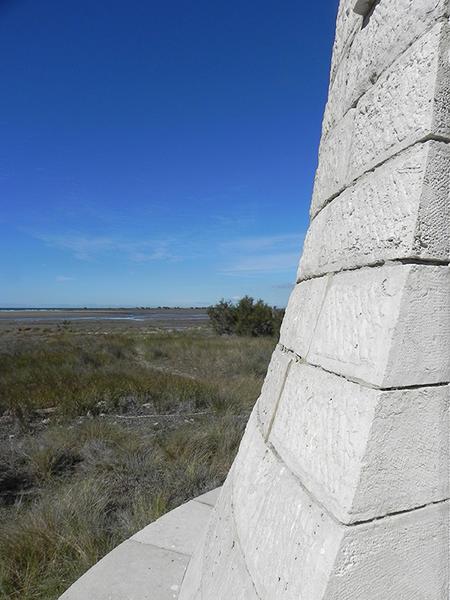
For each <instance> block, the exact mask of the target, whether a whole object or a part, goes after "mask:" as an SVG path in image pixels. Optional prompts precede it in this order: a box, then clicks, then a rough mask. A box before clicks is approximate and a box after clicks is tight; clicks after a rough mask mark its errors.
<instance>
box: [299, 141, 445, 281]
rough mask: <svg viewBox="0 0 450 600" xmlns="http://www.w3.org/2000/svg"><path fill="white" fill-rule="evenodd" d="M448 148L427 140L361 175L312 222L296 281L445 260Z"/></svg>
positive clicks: (442, 144) (441, 143)
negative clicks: (402, 262) (408, 261)
mask: <svg viewBox="0 0 450 600" xmlns="http://www.w3.org/2000/svg"><path fill="white" fill-rule="evenodd" d="M449 193H450V145H449V144H446V143H443V142H434V141H430V142H426V143H419V144H416V145H414V146H413V147H412V148H410V149H408V150H406V151H405V152H402V153H401V154H400V155H398V156H396V157H394V158H392V159H390V160H388V161H387V162H386V163H384V164H383V165H381V166H380V167H378V168H377V169H375V171H371V172H369V173H367V174H366V175H364V176H363V177H361V178H360V179H359V180H358V181H357V182H356V183H355V184H354V185H352V186H350V187H349V188H347V189H346V190H345V191H344V192H342V193H341V194H340V195H339V196H338V197H337V198H335V199H334V200H333V201H332V202H331V203H330V204H328V205H327V206H325V208H324V209H323V210H322V211H321V212H320V213H319V214H318V215H317V216H316V218H315V219H314V220H313V221H312V223H311V225H310V227H309V230H308V233H307V236H306V239H305V244H304V248H303V255H302V258H301V261H300V267H299V272H298V278H299V279H304V278H307V277H311V276H313V275H321V274H324V273H328V272H331V271H339V270H341V269H349V268H355V267H358V266H363V265H369V264H375V263H379V262H383V261H387V260H393V259H405V258H417V259H419V258H420V259H427V260H429V259H432V260H443V261H444V260H447V261H448V260H449V257H450V202H449V201H448V198H449Z"/></svg>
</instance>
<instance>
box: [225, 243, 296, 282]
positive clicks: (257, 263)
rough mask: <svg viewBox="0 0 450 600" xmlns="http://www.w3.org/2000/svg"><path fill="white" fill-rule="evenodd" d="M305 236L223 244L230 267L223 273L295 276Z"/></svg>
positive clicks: (226, 267)
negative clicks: (286, 274)
mask: <svg viewBox="0 0 450 600" xmlns="http://www.w3.org/2000/svg"><path fill="white" fill-rule="evenodd" d="M303 239H304V234H302V233H286V234H276V235H270V236H254V237H246V238H239V239H235V240H230V241H227V242H224V243H222V245H221V249H222V251H223V252H226V253H227V256H228V262H229V264H228V265H226V266H225V267H224V268H223V269H222V272H223V273H226V274H228V275H251V274H254V275H257V274H262V273H291V272H295V268H296V266H297V263H298V260H299V257H300V251H301V246H302V244H303Z"/></svg>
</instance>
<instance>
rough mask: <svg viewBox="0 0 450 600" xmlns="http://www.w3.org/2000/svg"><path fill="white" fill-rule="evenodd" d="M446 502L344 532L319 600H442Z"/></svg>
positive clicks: (446, 568)
mask: <svg viewBox="0 0 450 600" xmlns="http://www.w3.org/2000/svg"><path fill="white" fill-rule="evenodd" d="M449 526H450V523H449V502H448V501H447V502H445V503H441V504H436V505H431V506H427V507H425V508H422V509H418V510H416V511H413V512H412V513H411V512H408V513H403V514H400V515H395V516H392V517H387V518H386V519H381V520H379V521H371V522H369V523H365V524H361V525H357V526H354V527H347V528H346V530H345V536H344V539H343V541H342V544H341V548H340V549H339V553H338V556H337V560H336V564H335V566H334V570H333V574H332V576H331V577H330V582H329V585H328V589H327V593H326V595H325V598H324V600H349V599H352V600H353V599H361V600H362V599H363V598H364V600H425V599H426V600H447V598H448V593H449V589H450V588H449V576H448V573H449V558H450V557H449Z"/></svg>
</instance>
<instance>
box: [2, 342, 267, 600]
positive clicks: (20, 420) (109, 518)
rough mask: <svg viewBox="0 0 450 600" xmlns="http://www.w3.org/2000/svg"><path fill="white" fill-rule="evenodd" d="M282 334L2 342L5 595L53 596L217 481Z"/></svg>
mask: <svg viewBox="0 0 450 600" xmlns="http://www.w3.org/2000/svg"><path fill="white" fill-rule="evenodd" d="M274 343H275V341H274V340H271V339H262V338H258V339H254V338H253V339H250V338H234V337H231V338H221V337H218V336H213V335H211V334H209V333H207V332H198V333H155V334H148V335H138V334H113V335H106V334H105V335H95V336H92V335H91V336H89V335H87V334H79V333H76V332H70V331H62V332H58V333H56V334H54V333H52V334H50V333H47V334H41V335H37V334H35V333H33V332H30V333H29V334H28V335H21V336H18V337H17V336H16V338H14V340H13V341H11V339H9V340H8V343H6V342H5V343H4V344H3V345H2V343H1V339H0V416H1V415H2V414H3V415H6V422H7V423H9V426H8V427H9V429H8V430H7V431H6V430H5V429H4V428H3V430H0V432H3V437H2V438H0V440H1V441H0V456H1V458H0V540H1V543H0V598H1V599H2V600H13V599H14V600H16V599H17V600H19V599H20V600H53V599H56V598H57V597H58V596H59V594H60V593H61V592H62V591H64V589H66V588H67V587H68V585H69V584H70V583H71V582H73V581H74V580H75V579H77V578H78V577H79V576H80V575H81V574H82V573H83V572H84V571H86V570H87V569H88V568H89V567H90V566H91V565H92V564H94V563H95V562H97V561H98V560H99V559H100V558H101V557H102V556H103V555H104V554H106V553H107V552H108V551H110V550H111V549H112V548H113V547H115V546H116V545H117V544H119V543H120V542H121V541H122V540H124V539H126V538H128V537H129V536H130V535H132V534H133V533H134V532H136V531H137V530H139V529H141V528H142V527H144V526H145V525H147V524H148V523H149V522H151V521H153V520H154V519H156V518H158V517H159V516H161V515H162V514H164V513H165V512H166V511H168V510H171V509H172V508H175V507H176V506H178V505H180V504H181V503H183V502H185V501H186V500H188V499H189V498H192V497H194V496H196V495H198V494H200V493H202V492H205V491H207V490H209V489H212V488H214V487H216V486H218V485H220V484H221V483H222V482H223V480H224V478H225V477H226V474H227V472H228V470H229V468H230V466H231V463H232V460H233V458H234V456H235V453H236V451H237V448H238V445H239V442H240V439H241V436H242V432H243V428H244V426H245V423H246V421H247V418H248V415H249V412H250V410H251V408H252V406H253V404H254V402H255V400H256V398H257V396H258V394H259V390H260V387H261V384H262V380H263V377H264V374H265V372H266V369H267V364H268V361H269V358H270V354H271V352H272V350H273V346H274ZM43 409H51V410H50V411H45V410H44V411H43ZM149 415H150V416H149ZM10 435H13V436H14V437H10Z"/></svg>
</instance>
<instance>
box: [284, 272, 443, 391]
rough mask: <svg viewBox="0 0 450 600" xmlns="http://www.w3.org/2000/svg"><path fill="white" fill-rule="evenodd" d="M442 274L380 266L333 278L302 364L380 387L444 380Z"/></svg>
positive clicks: (425, 383) (426, 383)
mask: <svg viewBox="0 0 450 600" xmlns="http://www.w3.org/2000/svg"><path fill="white" fill-rule="evenodd" d="M449 275H450V272H449V269H448V267H433V266H419V265H395V266H390V265H388V266H385V267H379V268H366V269H359V270H357V271H348V272H343V273H338V274H337V275H335V276H333V278H332V282H331V284H330V286H329V289H328V291H327V294H326V297H325V300H324V303H323V308H322V311H321V314H320V317H319V319H318V323H317V327H316V330H315V333H314V337H313V340H312V342H311V348H310V352H309V353H308V355H307V360H308V362H310V363H312V364H315V365H319V366H321V367H323V368H324V369H326V370H329V371H332V372H334V373H337V374H339V375H344V376H345V377H348V378H351V379H356V380H361V381H364V382H366V383H368V384H372V385H374V386H379V387H383V388H390V387H401V386H411V385H430V384H435V383H443V382H448V381H449V379H450V374H449V369H450V366H449V347H448V339H449V335H450V330H449V315H450V294H449V289H450V288H449ZM299 285H302V284H299ZM305 318H307V317H305ZM293 349H294V350H295V347H294V348H293Z"/></svg>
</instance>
